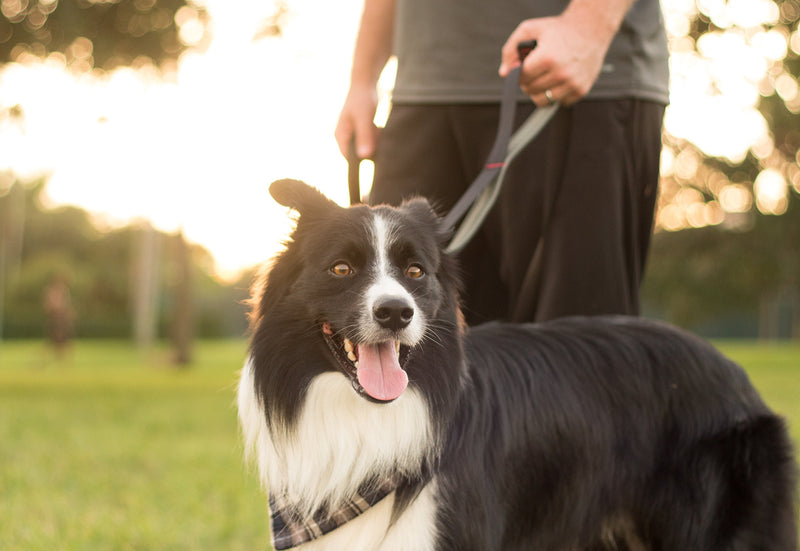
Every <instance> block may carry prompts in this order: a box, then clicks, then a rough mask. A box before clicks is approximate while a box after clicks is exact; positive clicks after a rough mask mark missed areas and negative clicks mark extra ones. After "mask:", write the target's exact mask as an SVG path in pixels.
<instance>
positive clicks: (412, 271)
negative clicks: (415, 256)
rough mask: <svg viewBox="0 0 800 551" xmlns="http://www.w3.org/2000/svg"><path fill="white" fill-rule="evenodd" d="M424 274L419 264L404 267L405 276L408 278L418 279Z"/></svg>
mask: <svg viewBox="0 0 800 551" xmlns="http://www.w3.org/2000/svg"><path fill="white" fill-rule="evenodd" d="M424 275H425V272H424V271H423V270H422V267H421V266H418V265H417V264H412V265H411V266H409V267H408V268H406V277H407V278H410V279H419V278H421V277H422V276H424Z"/></svg>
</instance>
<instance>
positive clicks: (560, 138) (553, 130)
mask: <svg viewBox="0 0 800 551" xmlns="http://www.w3.org/2000/svg"><path fill="white" fill-rule="evenodd" d="M531 39H535V40H537V42H538V45H537V47H536V48H535V49H534V50H533V51H532V52H531V53H530V54H529V55H528V56H527V57H526V58H525V60H524V63H522V67H521V74H520V77H519V83H520V89H521V90H520V101H521V102H522V104H520V105H519V106H518V109H517V119H518V120H517V124H521V122H522V121H523V120H524V119H525V118H527V116H528V115H529V114H530V113H531V112H532V110H533V109H534V108H535V106H537V105H538V106H542V105H547V104H549V103H551V102H558V103H560V104H561V108H559V110H558V112H557V113H556V115H555V116H554V118H553V119H552V120H551V121H550V122H549V123H548V125H547V126H546V127H545V128H544V129H543V130H542V132H541V133H540V134H539V135H538V136H537V137H536V138H535V139H534V140H533V141H532V142H531V143H530V144H529V145H528V146H527V147H526V148H525V150H524V151H523V152H522V153H521V154H520V155H519V156H518V157H517V158H516V159H515V160H514V162H513V163H512V164H511V165H510V166H509V168H508V172H507V175H506V179H505V181H504V185H503V189H502V191H501V193H500V196H499V197H498V201H497V203H496V204H495V206H494V207H493V209H492V211H491V212H490V214H489V216H488V217H487V219H486V221H485V222H484V224H483V226H482V227H481V230H480V231H479V233H478V234H476V236H475V237H474V238H473V240H472V241H471V242H470V244H469V245H468V246H467V247H466V248H465V249H464V250H463V251H462V253H461V254H460V260H461V264H462V269H463V271H464V280H465V281H464V286H465V292H464V293H463V296H464V313H465V316H466V319H467V321H468V322H469V323H470V324H475V323H480V322H483V321H486V320H490V319H504V320H511V321H516V322H524V321H542V320H547V319H552V318H556V317H561V316H566V315H595V314H631V315H636V314H638V312H639V286H640V283H641V280H642V275H643V270H644V264H645V258H646V254H647V249H648V246H649V240H650V234H651V232H652V224H653V214H654V208H655V200H656V190H657V184H658V167H659V158H660V151H661V126H662V121H663V116H664V109H665V106H666V104H667V102H668V69H667V61H668V52H667V42H666V33H665V30H664V23H663V15H662V12H661V8H660V5H659V2H658V0H637V1H636V2H635V3H634V2H633V1H632V0H605V1H599V0H571V1H567V0H503V1H501V2H486V1H480V0H438V1H436V2H430V1H429V0H365V4H364V9H363V12H362V15H361V21H360V25H359V30H358V34H357V37H356V45H355V50H354V54H353V66H352V71H351V79H350V88H349V91H348V93H347V96H346V98H345V100H344V104H343V106H342V109H341V113H340V116H339V120H338V123H337V126H336V130H335V137H336V140H337V142H338V145H339V147H340V149H341V150H342V152H343V154H346V151H347V148H348V146H349V142H350V141H351V140H353V139H354V140H355V143H356V148H357V152H358V155H359V156H360V157H361V158H373V159H374V161H375V172H374V180H373V187H372V191H371V193H370V198H369V200H370V202H371V203H372V204H379V203H389V204H399V203H400V202H402V200H403V199H405V198H408V197H411V196H414V195H422V196H425V197H428V198H429V199H430V200H431V201H432V203H433V204H434V205H435V207H436V208H437V209H439V210H440V211H441V212H442V213H444V212H446V211H447V210H448V209H449V208H450V207H451V206H452V205H453V204H454V203H455V202H456V201H457V200H458V198H459V197H460V195H461V194H462V193H463V191H464V190H465V189H466V188H467V187H468V186H469V184H470V183H471V181H472V180H473V179H474V178H475V176H476V175H477V174H478V173H479V172H480V170H481V168H482V165H483V163H484V160H485V159H486V156H487V155H488V152H489V150H490V148H491V145H492V142H493V139H494V135H495V131H496V127H497V119H498V113H499V100H500V95H501V90H502V86H503V80H502V78H500V77H503V76H506V75H507V74H508V72H509V71H510V70H511V69H512V68H513V67H515V66H517V65H519V64H520V61H519V59H518V55H517V52H516V45H517V44H518V43H520V42H522V41H527V40H531ZM392 53H394V54H395V55H396V57H397V75H396V81H395V87H394V91H393V97H392V106H391V111H390V114H389V118H388V120H387V123H386V126H385V128H384V129H382V130H379V129H378V128H376V126H375V125H374V123H373V119H374V116H375V112H376V106H377V92H376V85H377V81H378V77H379V76H380V74H381V72H382V70H383V68H384V65H385V64H386V62H387V60H388V59H389V58H390V56H391V54H392ZM498 66H499V70H498ZM498 73H499V74H498ZM531 100H532V101H531Z"/></svg>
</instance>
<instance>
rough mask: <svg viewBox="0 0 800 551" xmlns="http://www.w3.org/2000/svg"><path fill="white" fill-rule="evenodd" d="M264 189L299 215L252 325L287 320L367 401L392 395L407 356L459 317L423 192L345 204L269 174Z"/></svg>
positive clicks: (450, 267)
mask: <svg viewBox="0 0 800 551" xmlns="http://www.w3.org/2000/svg"><path fill="white" fill-rule="evenodd" d="M270 193H271V194H272V196H273V197H274V198H275V200H276V201H277V202H278V203H280V204H282V205H284V206H287V207H290V208H292V209H294V210H295V211H297V213H298V214H299V217H298V220H297V226H296V228H295V231H294V232H293V234H292V236H291V238H290V241H289V243H288V245H287V248H286V250H285V251H284V253H282V254H281V255H280V256H279V257H278V259H277V260H276V262H275V264H274V266H273V268H272V270H271V272H270V274H269V275H268V278H267V283H266V286H265V287H264V290H263V294H262V295H261V299H260V304H259V307H258V312H257V324H260V323H262V322H263V321H264V320H265V319H267V318H272V317H273V316H277V317H278V318H279V319H286V320H291V321H290V322H288V323H287V327H286V330H287V331H289V330H290V326H295V327H296V328H297V330H298V331H299V332H302V333H303V334H304V335H309V334H314V335H316V336H317V338H318V339H319V341H322V342H324V343H325V344H326V345H327V346H326V348H327V351H326V353H327V356H328V362H327V365H326V366H325V367H324V369H326V370H335V369H338V370H340V371H342V372H343V373H344V374H345V375H346V376H347V377H349V378H350V379H351V381H352V383H353V387H354V388H355V389H356V391H357V392H359V393H360V394H361V395H362V396H364V397H365V398H367V399H370V400H372V401H377V402H388V401H392V400H394V399H396V398H398V397H399V396H400V395H401V394H402V393H403V391H404V390H405V388H406V386H407V384H408V374H407V371H406V367H407V364H408V362H409V359H410V358H411V357H412V356H414V355H415V353H416V351H417V350H419V349H420V347H422V345H423V344H424V343H425V341H426V340H430V341H435V337H434V336H433V335H432V333H431V332H432V331H434V329H435V328H439V329H441V328H442V327H443V326H447V325H452V324H453V323H454V320H455V316H456V294H457V283H456V278H455V275H454V270H455V267H454V264H453V262H452V260H451V259H450V258H449V257H448V256H447V255H445V254H444V252H443V245H444V244H445V240H446V238H447V235H445V234H444V233H443V232H442V229H441V224H440V220H439V218H438V217H437V216H436V215H435V213H434V212H433V210H432V209H431V207H430V205H429V204H428V203H427V201H425V200H423V199H415V200H412V201H409V202H406V203H404V204H403V205H402V206H400V207H398V208H392V207H386V206H382V207H375V208H371V207H367V206H357V207H350V208H342V207H339V206H338V205H337V204H335V203H334V202H332V201H330V200H329V199H327V198H326V197H325V196H324V195H322V194H321V193H320V192H319V191H317V190H316V189H314V188H312V187H310V186H308V185H306V184H304V183H303V182H300V181H297V180H279V181H277V182H274V183H273V184H272V186H271V187H270ZM256 331H258V327H257V328H256ZM309 342H311V341H309Z"/></svg>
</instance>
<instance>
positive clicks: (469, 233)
mask: <svg viewBox="0 0 800 551" xmlns="http://www.w3.org/2000/svg"><path fill="white" fill-rule="evenodd" d="M535 47H536V41H535V40H531V41H527V42H521V43H520V44H519V45H518V46H517V51H518V52H519V57H520V61H523V60H524V59H525V56H527V55H528V53H530V52H531V51H532V50H533V49H534V48H535ZM520 71H521V66H520V67H515V68H514V69H512V70H511V72H510V73H509V74H508V76H507V77H506V80H505V84H504V87H503V96H502V101H501V104H500V122H499V124H498V127H497V134H496V135H495V139H494V144H493V145H492V149H491V151H490V152H489V156H488V157H487V159H486V162H485V163H484V166H483V169H482V170H481V172H480V173H479V174H478V176H477V177H476V178H475V180H473V182H472V184H470V186H469V187H468V188H467V190H466V191H465V192H464V194H463V195H462V196H461V197H460V198H459V200H458V201H457V202H456V204H455V205H453V208H452V209H450V212H448V213H447V215H446V216H445V217H444V221H443V224H444V227H445V228H446V229H447V230H448V231H452V230H454V228H455V227H456V224H458V221H459V220H461V219H462V218H463V221H462V222H461V224H460V225H459V226H458V229H455V232H454V233H453V237H452V239H451V240H450V243H449V244H448V246H447V249H446V250H447V252H448V253H458V252H459V251H461V250H462V249H463V248H464V247H465V246H466V245H467V243H469V241H470V239H472V237H473V236H474V235H475V233H476V232H477V231H478V229H479V228H480V227H481V225H482V224H483V221H484V220H485V219H486V216H487V215H488V214H489V211H490V210H491V208H492V206H493V205H494V203H495V202H496V201H497V197H498V195H499V193H500V188H501V187H502V186H503V180H504V178H505V175H506V171H507V170H508V166H509V164H510V163H511V162H512V161H513V160H514V158H515V157H516V156H517V155H518V154H519V153H520V151H522V150H523V149H524V148H525V146H526V145H528V144H529V143H530V142H531V141H532V140H533V139H534V138H535V137H536V136H537V135H538V134H539V132H540V131H541V130H542V128H544V127H545V126H546V125H547V123H548V122H549V121H550V119H551V118H552V117H553V115H555V113H556V110H557V109H558V104H552V105H547V106H545V107H538V108H536V109H535V110H534V111H533V113H531V115H530V116H529V117H528V118H527V120H526V121H525V122H524V123H522V125H521V126H520V127H519V128H518V129H517V131H516V132H513V134H512V129H513V126H514V118H515V117H514V115H515V113H516V109H517V91H518V90H519V75H520ZM360 162H361V159H360V158H359V157H358V156H357V155H356V153H355V142H351V146H350V152H349V155H348V187H349V191H350V204H351V205H354V204H358V203H360V202H361V197H360V189H359V188H360V186H359V180H358V170H359V163H360Z"/></svg>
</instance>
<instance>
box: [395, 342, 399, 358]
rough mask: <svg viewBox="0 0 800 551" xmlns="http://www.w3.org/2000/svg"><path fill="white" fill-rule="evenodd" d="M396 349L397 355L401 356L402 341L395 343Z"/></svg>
mask: <svg viewBox="0 0 800 551" xmlns="http://www.w3.org/2000/svg"><path fill="white" fill-rule="evenodd" d="M394 349H395V351H396V352H397V355H398V356H399V355H400V341H394Z"/></svg>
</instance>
